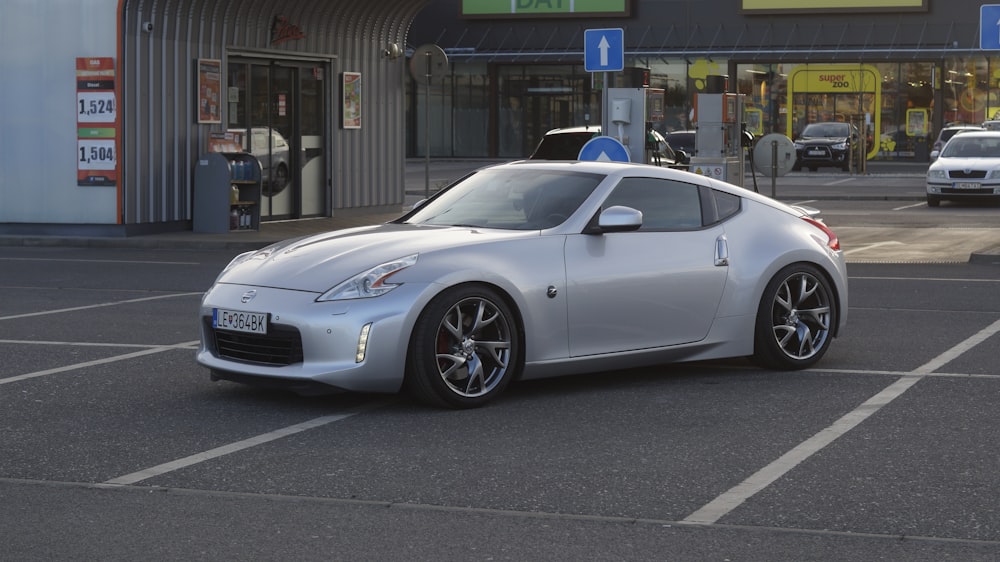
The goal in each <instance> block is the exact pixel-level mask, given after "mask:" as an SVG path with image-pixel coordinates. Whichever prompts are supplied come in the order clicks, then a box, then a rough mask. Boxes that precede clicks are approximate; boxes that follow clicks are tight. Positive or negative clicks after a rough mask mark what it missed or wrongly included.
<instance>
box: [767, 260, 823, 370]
mask: <svg viewBox="0 0 1000 562" xmlns="http://www.w3.org/2000/svg"><path fill="white" fill-rule="evenodd" d="M836 324H837V311H836V308H835V306H834V304H833V290H832V288H831V287H830V286H829V282H828V281H827V279H826V277H824V276H823V275H822V274H821V273H820V272H819V270H818V269H816V268H815V267H813V266H811V265H807V264H794V265H790V266H788V267H786V268H784V269H782V270H781V271H779V272H778V274H777V275H775V276H774V278H773V279H771V282H770V283H768V285H767V288H766V289H765V290H764V295H763V296H762V297H761V301H760V307H759V309H758V311H757V323H756V328H755V331H754V356H753V359H754V362H756V363H757V364H759V365H761V366H763V367H767V368H771V369H781V370H790V369H805V368H807V367H810V366H812V365H813V364H815V363H816V362H817V361H819V360H820V358H821V357H823V355H824V354H825V353H826V350H827V349H828V348H829V347H830V341H831V339H832V328H833V326H836Z"/></svg>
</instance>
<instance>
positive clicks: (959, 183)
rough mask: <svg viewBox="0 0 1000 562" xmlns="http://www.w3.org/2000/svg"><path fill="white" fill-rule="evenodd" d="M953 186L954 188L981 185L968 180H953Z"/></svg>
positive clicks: (973, 187)
mask: <svg viewBox="0 0 1000 562" xmlns="http://www.w3.org/2000/svg"><path fill="white" fill-rule="evenodd" d="M954 187H955V189H979V188H980V187H982V184H978V183H976V182H969V181H960V182H955V185H954Z"/></svg>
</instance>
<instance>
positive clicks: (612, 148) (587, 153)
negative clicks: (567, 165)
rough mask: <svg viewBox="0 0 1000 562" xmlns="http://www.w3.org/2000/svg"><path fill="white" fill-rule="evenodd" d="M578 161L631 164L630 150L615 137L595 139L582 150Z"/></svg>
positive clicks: (588, 142)
mask: <svg viewBox="0 0 1000 562" xmlns="http://www.w3.org/2000/svg"><path fill="white" fill-rule="evenodd" d="M576 159H577V160H591V161H596V162H629V161H631V158H629V153H628V149H627V148H625V145H624V144H622V143H621V142H619V141H618V139H616V138H614V137H594V138H592V139H590V140H589V141H587V144H585V145H583V148H581V149H580V155H579V156H577V157H576Z"/></svg>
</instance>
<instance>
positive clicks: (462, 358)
mask: <svg viewBox="0 0 1000 562" xmlns="http://www.w3.org/2000/svg"><path fill="white" fill-rule="evenodd" d="M519 354H520V344H519V342H518V338H517V330H516V328H515V320H514V315H513V314H512V312H511V310H510V309H509V308H508V306H507V305H506V303H505V302H504V301H503V299H502V298H501V297H500V295H498V294H497V293H496V292H495V291H493V290H491V289H489V288H486V287H476V286H466V287H460V288H457V289H453V290H450V291H446V292H444V293H442V294H441V295H439V296H438V297H436V298H435V299H434V300H432V301H431V302H430V304H428V305H427V308H426V309H425V310H424V312H423V313H422V314H421V316H420V318H419V320H417V324H416V326H415V327H414V330H413V336H412V337H411V341H410V353H409V361H408V362H407V363H408V366H407V374H406V384H407V387H408V389H409V390H410V392H411V393H412V394H413V395H414V396H415V397H416V398H417V399H419V400H421V401H423V402H426V403H429V404H432V405H436V406H446V407H451V408H474V407H477V406H482V405H483V404H485V403H487V402H489V401H490V400H492V399H493V398H494V397H495V396H496V395H498V394H500V392H502V391H503V389H504V388H505V387H506V386H507V383H509V382H510V380H511V379H512V378H513V377H514V375H515V374H516V373H515V372H516V370H517V369H519V368H520V367H519V365H520V363H519V360H520V356H519Z"/></svg>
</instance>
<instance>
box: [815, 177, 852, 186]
mask: <svg viewBox="0 0 1000 562" xmlns="http://www.w3.org/2000/svg"><path fill="white" fill-rule="evenodd" d="M855 179H856V178H844V179H842V180H837V181H828V182H826V183H824V184H823V185H840V184H842V183H850V182H852V181H855Z"/></svg>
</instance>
